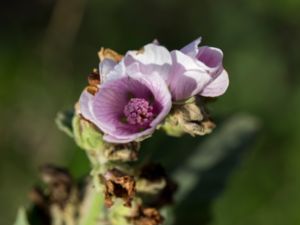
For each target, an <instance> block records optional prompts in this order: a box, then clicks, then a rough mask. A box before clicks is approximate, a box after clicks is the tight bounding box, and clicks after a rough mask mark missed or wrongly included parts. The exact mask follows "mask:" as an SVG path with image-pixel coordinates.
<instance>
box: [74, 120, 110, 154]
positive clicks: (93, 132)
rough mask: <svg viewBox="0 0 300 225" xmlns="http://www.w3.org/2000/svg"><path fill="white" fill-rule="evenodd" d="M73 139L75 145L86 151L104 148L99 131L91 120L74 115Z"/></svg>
mask: <svg viewBox="0 0 300 225" xmlns="http://www.w3.org/2000/svg"><path fill="white" fill-rule="evenodd" d="M72 127H73V135H74V140H75V142H76V143H77V145H78V146H79V147H81V148H83V149H84V150H87V151H97V150H102V149H103V148H104V142H103V135H102V133H101V131H100V130H99V129H98V128H96V127H95V125H93V124H92V123H91V122H89V121H87V120H85V119H83V118H82V117H81V116H80V115H75V116H74V117H73V120H72Z"/></svg>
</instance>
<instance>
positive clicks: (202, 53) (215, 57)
mask: <svg viewBox="0 0 300 225" xmlns="http://www.w3.org/2000/svg"><path fill="white" fill-rule="evenodd" d="M196 58H197V59H198V60H199V61H200V62H202V63H203V64H204V65H205V66H206V67H207V71H208V73H210V74H211V75H214V74H215V73H216V72H218V71H219V70H220V68H222V61H223V52H222V51H221V49H218V48H214V47H209V46H203V47H200V48H199V51H198V54H197V56H196Z"/></svg>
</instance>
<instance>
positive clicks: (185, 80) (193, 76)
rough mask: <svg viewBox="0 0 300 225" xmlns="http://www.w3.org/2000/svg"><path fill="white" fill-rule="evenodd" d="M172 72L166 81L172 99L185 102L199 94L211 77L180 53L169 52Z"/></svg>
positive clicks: (192, 60)
mask: <svg viewBox="0 0 300 225" xmlns="http://www.w3.org/2000/svg"><path fill="white" fill-rule="evenodd" d="M171 55H172V59H173V66H172V70H171V71H172V72H171V74H170V76H169V78H168V79H167V83H168V85H169V88H170V91H171V93H172V99H173V100H174V101H180V100H185V99H187V98H189V97H191V96H193V95H195V94H197V93H199V92H200V91H201V90H202V89H203V88H204V87H205V85H206V84H207V83H208V82H209V81H210V80H211V76H210V75H209V74H208V73H206V72H205V70H204V68H202V67H201V65H200V64H198V63H197V62H196V60H194V59H193V58H191V57H189V56H187V55H185V54H183V53H182V52H180V51H177V50H175V51H172V52H171Z"/></svg>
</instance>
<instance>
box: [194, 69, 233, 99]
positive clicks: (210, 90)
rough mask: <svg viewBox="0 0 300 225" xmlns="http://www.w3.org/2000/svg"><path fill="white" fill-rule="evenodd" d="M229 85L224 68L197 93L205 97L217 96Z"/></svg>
mask: <svg viewBox="0 0 300 225" xmlns="http://www.w3.org/2000/svg"><path fill="white" fill-rule="evenodd" d="M228 85H229V78H228V74H227V72H226V70H224V69H223V71H222V72H221V73H220V75H218V76H217V78H215V79H214V80H212V81H211V82H210V83H209V84H208V85H207V86H206V87H205V88H204V89H203V90H202V92H200V93H199V94H200V95H202V96H206V97H217V96H220V95H222V94H224V93H225V91H226V90H227V88H228Z"/></svg>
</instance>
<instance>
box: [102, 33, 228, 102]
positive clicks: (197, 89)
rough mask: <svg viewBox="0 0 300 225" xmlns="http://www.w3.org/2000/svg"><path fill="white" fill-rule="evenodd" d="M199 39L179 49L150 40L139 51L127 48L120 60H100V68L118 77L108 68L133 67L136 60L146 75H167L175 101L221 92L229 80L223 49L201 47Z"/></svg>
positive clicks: (113, 77) (104, 72)
mask: <svg viewBox="0 0 300 225" xmlns="http://www.w3.org/2000/svg"><path fill="white" fill-rule="evenodd" d="M199 43H200V38H199V39H197V40H195V41H193V42H192V43H190V44H189V45H187V46H186V47H184V48H182V49H181V50H180V51H179V50H174V51H172V52H169V51H168V49H166V48H165V47H164V46H161V45H159V44H157V43H150V44H147V45H145V46H144V47H143V48H142V49H141V50H139V51H128V52H127V54H126V55H125V56H124V58H123V59H122V60H121V62H120V63H119V64H116V63H112V62H111V61H107V62H103V63H100V71H103V74H106V75H107V76H108V77H111V78H110V79H115V78H116V77H118V75H116V74H115V73H110V72H109V71H110V70H111V69H112V68H113V67H114V66H116V65H117V67H124V68H130V67H132V65H133V64H137V65H138V66H139V68H140V69H141V72H142V73H143V74H144V75H147V76H149V75H151V74H153V72H156V73H157V74H159V75H160V76H161V77H162V78H163V79H164V81H165V82H166V84H167V86H168V88H169V90H170V92H171V95H172V100H173V101H182V100H186V99H188V98H190V97H192V96H195V95H197V94H200V95H202V96H208V97H216V96H219V95H222V94H223V93H224V92H225V91H226V89H227V87H228V84H229V80H228V74H227V72H226V71H225V70H224V68H223V64H222V60H223V53H222V51H221V50H220V49H217V48H213V47H208V46H204V47H198V45H199ZM103 79H104V80H105V79H106V78H103Z"/></svg>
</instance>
